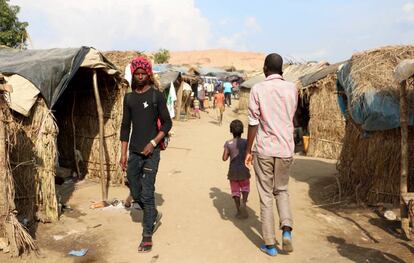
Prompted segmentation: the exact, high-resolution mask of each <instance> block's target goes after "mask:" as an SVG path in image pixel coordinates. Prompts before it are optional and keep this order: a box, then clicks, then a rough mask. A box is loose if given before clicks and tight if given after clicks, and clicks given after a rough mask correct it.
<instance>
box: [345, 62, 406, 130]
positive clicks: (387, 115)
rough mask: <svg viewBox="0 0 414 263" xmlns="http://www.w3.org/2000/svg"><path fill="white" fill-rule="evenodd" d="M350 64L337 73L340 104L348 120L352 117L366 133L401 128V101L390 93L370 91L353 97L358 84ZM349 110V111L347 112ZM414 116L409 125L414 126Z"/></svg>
mask: <svg viewBox="0 0 414 263" xmlns="http://www.w3.org/2000/svg"><path fill="white" fill-rule="evenodd" d="M350 72H351V66H350V63H346V64H345V65H344V66H343V67H342V68H341V69H340V70H339V71H338V73H337V77H338V80H337V90H338V94H339V95H338V103H339V107H340V108H341V111H342V113H343V114H344V116H345V117H346V118H349V117H351V118H352V119H353V120H354V121H355V122H356V123H357V124H360V125H361V127H362V129H364V130H366V131H384V130H390V129H395V128H399V127H400V101H399V98H398V97H395V95H392V94H391V93H390V92H384V91H368V92H365V93H364V94H363V95H362V96H360V97H358V98H354V97H353V91H354V90H355V87H356V84H355V82H354V80H353V79H352V76H351V74H350ZM347 109H348V111H347ZM413 124H414V119H413V114H412V113H409V115H408V125H410V126H413Z"/></svg>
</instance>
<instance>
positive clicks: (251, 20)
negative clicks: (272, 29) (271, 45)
mask: <svg viewBox="0 0 414 263" xmlns="http://www.w3.org/2000/svg"><path fill="white" fill-rule="evenodd" d="M244 26H245V27H246V30H248V31H250V32H260V31H261V30H262V28H261V27H260V25H259V24H258V23H257V20H256V17H253V16H251V17H248V18H246V20H245V21H244Z"/></svg>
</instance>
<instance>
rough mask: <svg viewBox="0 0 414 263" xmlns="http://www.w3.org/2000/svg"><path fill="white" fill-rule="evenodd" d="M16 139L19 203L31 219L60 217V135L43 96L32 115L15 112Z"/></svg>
mask: <svg viewBox="0 0 414 263" xmlns="http://www.w3.org/2000/svg"><path fill="white" fill-rule="evenodd" d="M13 126H14V133H15V134H14V136H15V140H16V143H15V144H14V145H13V148H12V151H11V164H12V167H13V177H14V180H15V185H16V197H15V202H16V207H17V210H18V211H19V215H20V216H23V217H24V218H25V219H27V220H29V222H34V220H35V215H36V218H37V219H39V220H40V221H42V222H51V221H55V220H57V219H58V211H57V201H56V194H55V172H56V171H55V163H56V156H57V155H56V154H57V148H56V137H57V133H58V128H57V125H56V123H55V120H54V118H53V115H52V113H51V111H50V110H49V109H48V108H47V106H46V103H45V101H44V100H43V98H39V99H38V100H37V102H36V104H35V105H34V107H33V108H32V110H31V114H30V116H29V117H27V118H26V117H23V116H21V115H19V114H17V113H16V114H15V116H14V123H13Z"/></svg>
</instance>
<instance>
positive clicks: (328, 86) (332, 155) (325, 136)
mask: <svg viewBox="0 0 414 263" xmlns="http://www.w3.org/2000/svg"><path fill="white" fill-rule="evenodd" d="M307 90H308V96H309V113H310V120H309V126H308V130H309V134H310V142H309V149H308V152H307V155H308V156H314V157H320V158H327V159H338V158H339V155H340V153H341V150H342V139H343V137H344V135H345V118H344V117H343V114H342V113H341V110H340V109H339V106H338V102H337V94H336V93H335V91H336V74H330V75H328V76H327V77H325V78H323V79H321V80H319V81H317V82H316V83H314V84H312V86H311V87H309V88H308V89H307Z"/></svg>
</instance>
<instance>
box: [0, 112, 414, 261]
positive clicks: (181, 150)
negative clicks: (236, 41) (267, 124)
mask: <svg viewBox="0 0 414 263" xmlns="http://www.w3.org/2000/svg"><path fill="white" fill-rule="evenodd" d="M236 117H239V118H240V119H243V120H245V119H246V117H245V116H243V115H241V116H237V115H236V114H235V113H234V112H233V111H232V110H231V109H228V110H226V112H225V119H224V124H223V126H218V125H217V124H216V121H215V116H214V114H213V111H211V112H210V113H209V114H207V113H202V118H201V119H200V120H198V119H190V120H188V121H182V122H174V132H175V136H174V137H173V138H172V141H171V144H170V147H169V148H168V150H167V151H164V152H162V160H161V165H160V169H159V173H158V177H157V184H156V185H157V188H156V189H157V190H156V192H157V194H156V199H157V204H158V206H159V210H160V211H162V212H163V214H164V217H163V220H162V222H163V224H162V225H161V227H160V228H159V230H158V231H157V233H156V234H155V236H154V242H155V243H154V247H153V251H152V252H150V253H147V254H139V253H137V246H138V243H139V241H140V233H141V231H142V228H141V212H139V211H137V210H133V211H132V212H130V211H126V210H124V209H116V208H109V209H98V210H91V209H89V204H90V201H93V200H98V199H99V197H100V195H101V194H100V185H99V184H96V183H93V182H88V181H84V182H81V183H79V184H78V185H77V187H76V188H77V189H76V191H75V192H74V193H73V196H72V198H71V199H70V201H69V205H70V207H71V208H72V210H71V211H66V212H65V214H64V215H63V216H62V217H61V220H60V221H59V222H57V223H55V224H46V225H39V227H38V231H37V236H36V238H37V242H38V244H39V246H40V248H41V255H40V256H39V257H34V256H24V257H21V258H18V259H13V260H11V259H9V258H8V257H7V256H5V255H0V262H61V263H63V262H119V263H121V262H149V263H155V262H157V263H162V262H180V263H186V262H192V263H193V262H227V263H231V262H274V261H277V262H336V263H340V262H414V246H413V243H409V242H405V241H402V240H401V239H399V238H398V230H397V226H398V225H397V224H395V223H387V222H385V221H384V220H383V219H381V218H379V217H378V216H377V215H376V214H375V213H373V212H372V211H370V210H368V209H358V208H352V207H347V208H340V207H335V206H328V205H326V202H330V201H329V200H330V198H329V197H330V196H332V192H333V191H334V190H335V184H336V181H335V178H334V174H335V173H336V170H335V164H334V162H332V161H326V160H318V159H311V158H306V157H301V156H297V157H296V160H295V163H294V167H293V173H292V178H291V181H290V192H291V201H292V208H293V215H294V220H295V227H294V233H293V238H294V249H295V251H294V252H293V253H291V254H289V255H285V254H279V255H278V256H277V257H276V258H272V257H269V256H267V255H265V254H263V253H261V252H260V251H259V249H258V246H259V245H260V244H261V237H260V219H259V217H258V215H259V201H258V195H257V191H256V184H255V179H254V177H253V178H252V180H251V182H252V187H251V195H250V198H249V203H248V207H249V208H248V211H249V214H250V217H249V218H248V219H247V220H239V219H236V218H235V217H234V214H235V208H234V204H233V200H232V199H231V197H230V194H229V191H230V187H229V183H228V181H227V179H226V171H227V168H228V163H224V162H222V161H221V154H222V147H223V144H224V141H225V140H227V139H229V138H230V134H229V128H228V124H229V122H230V121H231V120H232V119H234V118H236ZM127 193H128V190H127V188H126V187H112V188H111V189H110V192H109V195H110V198H124V197H125V196H126V195H127ZM278 236H279V242H280V234H279V233H278ZM81 248H88V249H89V251H88V253H87V255H86V256H84V257H79V258H74V257H70V256H68V255H67V253H68V252H69V251H70V250H72V249H81Z"/></svg>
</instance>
